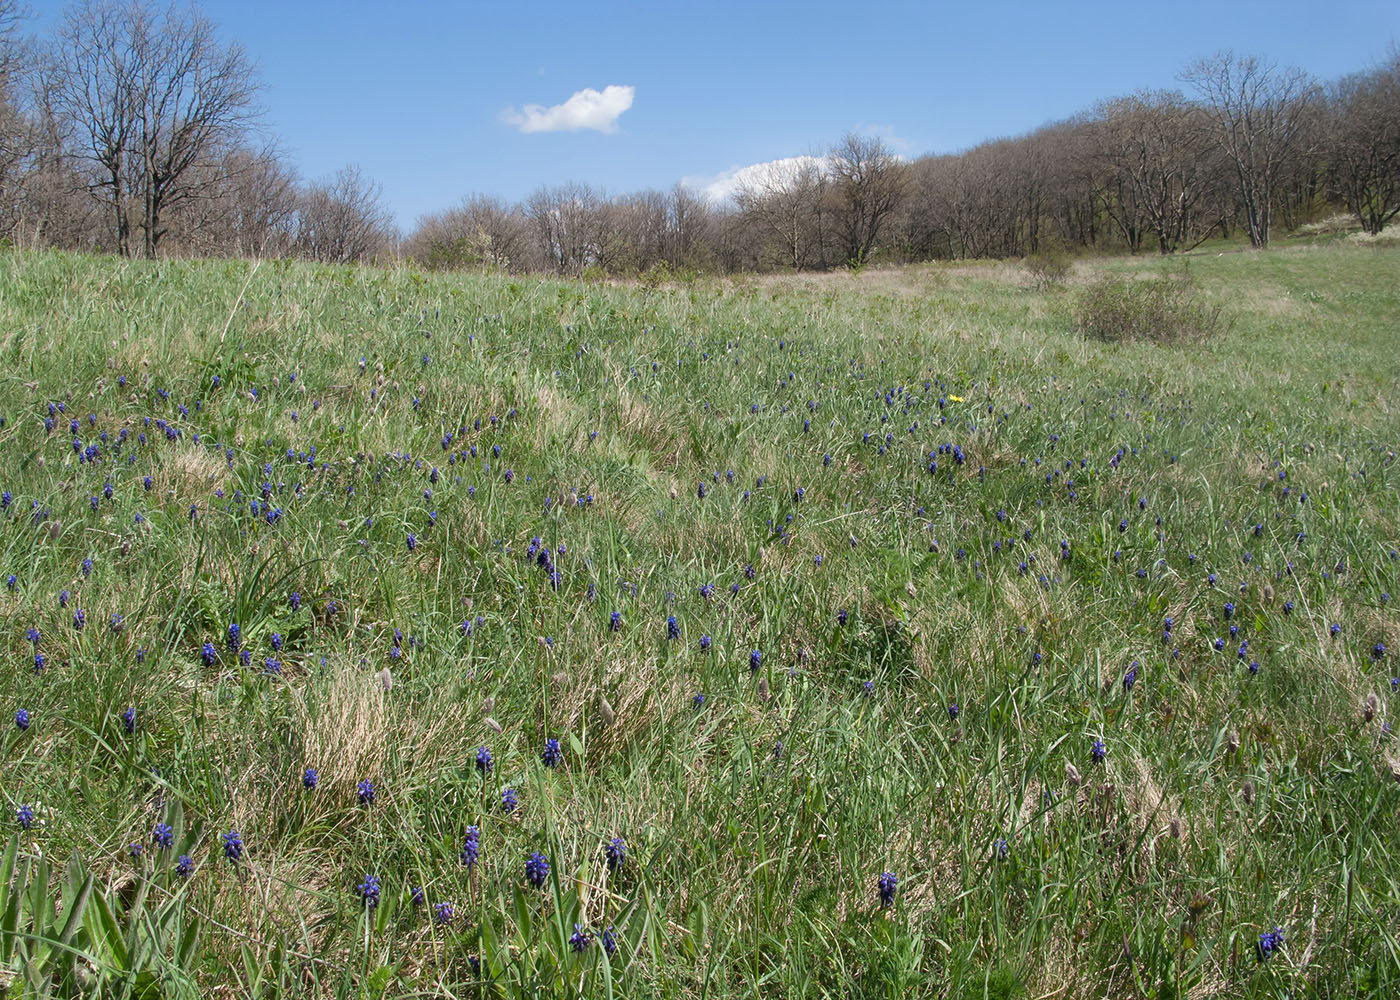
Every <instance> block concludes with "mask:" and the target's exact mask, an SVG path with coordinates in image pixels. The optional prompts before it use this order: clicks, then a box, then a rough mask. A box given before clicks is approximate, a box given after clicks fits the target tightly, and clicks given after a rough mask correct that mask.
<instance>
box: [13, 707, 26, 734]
mask: <svg viewBox="0 0 1400 1000" xmlns="http://www.w3.org/2000/svg"><path fill="white" fill-rule="evenodd" d="M15 728H16V729H18V730H19V731H20V732H24V731H26V730H27V729H28V728H29V710H28V709H24V708H21V709H17V710H16V711H15Z"/></svg>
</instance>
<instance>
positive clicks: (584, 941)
mask: <svg viewBox="0 0 1400 1000" xmlns="http://www.w3.org/2000/svg"><path fill="white" fill-rule="evenodd" d="M590 943H591V942H590V940H589V937H588V934H587V933H586V932H585V931H584V929H583V925H582V924H574V932H573V933H572V934H570V935H569V947H570V948H572V949H573V950H574V951H575V952H577V953H579V954H582V953H583V952H585V951H587V950H588V945H589V944H590Z"/></svg>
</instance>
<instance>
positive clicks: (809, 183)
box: [734, 155, 831, 271]
mask: <svg viewBox="0 0 1400 1000" xmlns="http://www.w3.org/2000/svg"><path fill="white" fill-rule="evenodd" d="M830 184H831V177H830V173H829V171H828V167H827V164H826V162H825V159H824V158H822V157H817V156H810V155H809V156H802V157H797V158H795V159H792V160H779V161H776V162H774V163H771V164H768V165H767V166H766V167H765V168H764V169H762V170H761V171H758V172H757V173H756V175H755V176H754V177H752V178H751V179H750V180H748V181H747V182H746V183H745V184H743V185H742V186H741V187H740V188H739V190H738V191H737V192H735V195H734V200H735V202H736V204H737V205H738V206H739V212H740V215H741V217H742V218H743V220H744V221H745V222H746V223H747V224H748V225H750V226H752V227H753V229H754V230H755V232H756V233H758V234H760V235H761V236H762V238H763V242H764V243H766V244H767V245H768V246H769V247H770V248H771V253H772V256H773V259H774V260H775V262H777V263H780V264H782V265H784V266H787V267H791V268H792V269H793V270H794V271H804V270H807V269H808V268H824V267H826V265H827V260H828V249H829V243H830V239H831V233H830V219H829V218H828V216H827V213H828V211H829V205H828V197H827V195H828V191H829V188H830Z"/></svg>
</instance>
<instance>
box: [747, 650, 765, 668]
mask: <svg viewBox="0 0 1400 1000" xmlns="http://www.w3.org/2000/svg"><path fill="white" fill-rule="evenodd" d="M762 665H763V654H762V653H760V652H759V651H758V650H756V649H755V650H753V651H752V652H751V653H749V669H750V670H757V669H758V668H759V667H761V666H762Z"/></svg>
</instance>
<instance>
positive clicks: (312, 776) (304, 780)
mask: <svg viewBox="0 0 1400 1000" xmlns="http://www.w3.org/2000/svg"><path fill="white" fill-rule="evenodd" d="M320 782H321V776H320V775H319V774H317V773H316V769H315V768H314V767H308V768H307V769H306V770H305V771H303V772H302V775H301V785H302V787H303V788H305V789H306V790H307V791H308V792H312V791H315V790H316V786H317V785H318V784H320Z"/></svg>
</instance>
